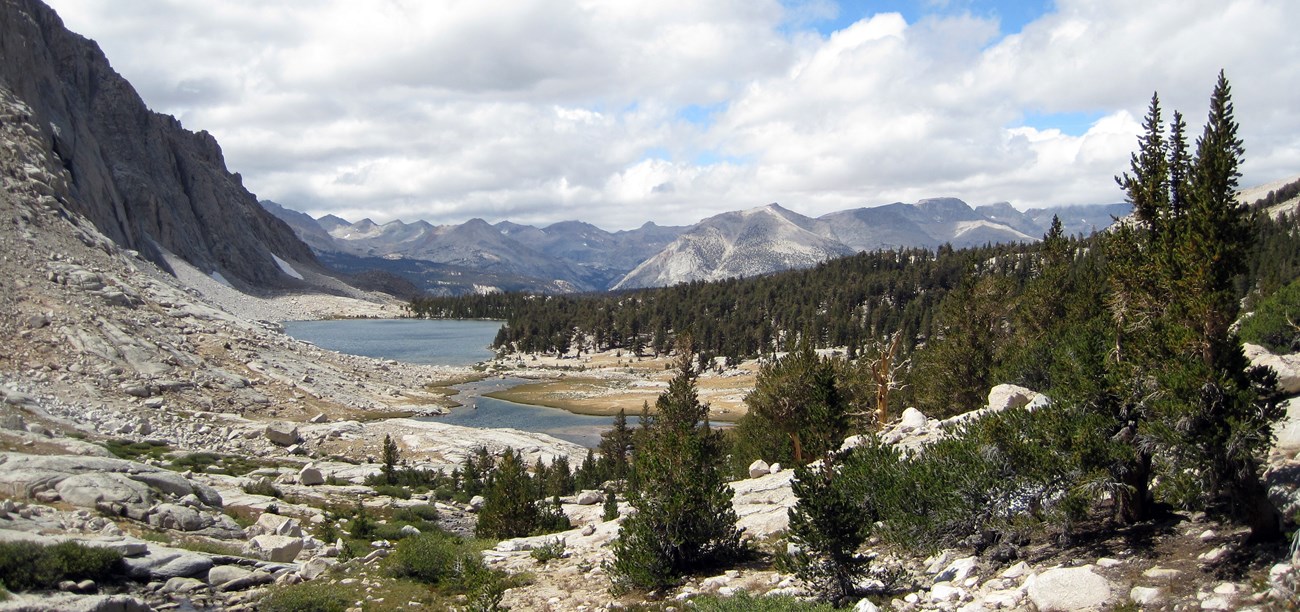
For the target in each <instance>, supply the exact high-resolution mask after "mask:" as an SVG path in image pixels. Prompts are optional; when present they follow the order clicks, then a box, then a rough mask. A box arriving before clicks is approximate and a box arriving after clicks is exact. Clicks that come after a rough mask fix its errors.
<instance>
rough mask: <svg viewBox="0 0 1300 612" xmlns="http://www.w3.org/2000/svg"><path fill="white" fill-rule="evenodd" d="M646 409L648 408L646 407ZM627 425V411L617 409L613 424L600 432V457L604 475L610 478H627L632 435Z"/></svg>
mask: <svg viewBox="0 0 1300 612" xmlns="http://www.w3.org/2000/svg"><path fill="white" fill-rule="evenodd" d="M647 410H648V408H647ZM632 433H633V432H632V430H631V429H629V428H628V426H627V412H626V411H624V410H623V409H619V411H618V414H617V415H615V416H614V426H613V427H612V428H610V429H609V430H606V431H605V433H602V434H600V444H599V445H598V448H599V449H600V458H601V460H602V461H603V463H604V465H605V466H607V467H606V469H605V470H604V472H605V476H606V477H607V478H609V479H612V480H622V479H624V478H627V471H628V457H629V456H631V454H632V449H633V444H634V442H633V435H632Z"/></svg>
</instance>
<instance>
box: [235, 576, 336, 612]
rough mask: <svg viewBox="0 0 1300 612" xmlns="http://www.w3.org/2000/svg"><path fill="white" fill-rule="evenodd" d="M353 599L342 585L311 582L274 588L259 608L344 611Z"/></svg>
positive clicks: (267, 611) (296, 611) (273, 611)
mask: <svg viewBox="0 0 1300 612" xmlns="http://www.w3.org/2000/svg"><path fill="white" fill-rule="evenodd" d="M353 601H354V599H353V597H352V595H351V593H349V592H348V590H347V588H346V587H344V586H342V585H337V584H318V583H316V582H309V583H305V584H296V585H294V586H291V587H284V588H278V589H273V590H272V591H271V592H270V593H269V594H267V596H266V597H263V598H262V600H261V601H259V602H257V608H258V609H259V610H262V611H263V612H344V611H345V610H347V609H348V608H350V607H351V606H352V603H353Z"/></svg>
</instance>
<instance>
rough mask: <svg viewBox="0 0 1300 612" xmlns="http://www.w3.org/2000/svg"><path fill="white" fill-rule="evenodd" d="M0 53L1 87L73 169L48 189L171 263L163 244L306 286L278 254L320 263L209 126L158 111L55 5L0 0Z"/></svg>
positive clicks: (205, 267)
mask: <svg viewBox="0 0 1300 612" xmlns="http://www.w3.org/2000/svg"><path fill="white" fill-rule="evenodd" d="M0 58H3V61H0V87H3V88H4V89H5V90H6V91H7V92H8V94H9V95H10V96H12V97H13V98H15V99H16V100H18V101H20V102H21V103H22V104H23V107H22V108H24V109H25V110H24V113H23V114H25V115H27V117H26V119H29V121H27V125H30V126H31V127H32V129H35V130H36V131H37V132H38V134H39V141H40V142H41V143H42V147H43V148H44V149H46V152H47V153H48V158H49V159H50V160H51V162H52V163H55V164H57V165H58V166H60V167H61V168H63V169H64V170H66V180H64V181H60V182H57V183H55V184H50V185H49V195H51V196H52V197H54V198H55V199H56V200H58V202H59V203H60V204H61V205H63V206H66V207H67V208H68V210H70V211H73V212H76V213H78V214H80V215H81V216H82V217H84V218H85V219H87V220H88V221H89V222H90V223H92V224H93V225H94V226H95V228H97V229H98V231H99V232H101V233H102V234H103V235H104V236H106V237H107V238H109V239H110V240H112V241H113V242H114V243H116V244H118V245H121V246H122V247H124V248H127V249H131V250H134V251H137V252H140V253H141V254H142V255H143V256H144V257H145V258H146V259H148V260H150V261H152V262H153V263H155V264H158V265H160V266H164V267H165V266H166V261H165V258H164V256H163V251H167V252H170V253H174V254H176V255H177V256H179V257H181V258H182V259H184V260H185V261H187V262H189V263H190V264H192V265H194V266H196V267H197V268H199V269H200V270H202V271H203V272H204V273H206V274H216V275H219V276H220V277H221V278H224V279H227V280H228V281H230V282H233V283H236V284H238V285H240V286H242V287H244V288H247V289H258V288H275V287H299V286H301V285H302V283H301V282H299V281H300V280H301V279H298V278H295V276H294V275H293V274H290V273H288V272H286V271H284V269H283V266H281V265H279V262H292V264H291V265H292V266H295V267H308V268H314V269H319V266H318V264H317V263H316V260H315V257H313V255H312V253H311V250H310V249H308V248H307V246H306V245H305V244H303V243H302V241H300V240H298V239H297V237H296V236H294V234H293V232H292V231H291V230H290V229H289V227H288V226H287V225H286V224H284V223H282V222H280V221H279V220H278V219H276V218H275V217H273V216H272V215H270V214H267V213H266V212H265V211H264V210H262V208H261V207H260V206H258V205H257V201H256V198H254V197H253V195H252V194H250V193H249V192H248V191H247V190H246V189H245V188H244V186H243V184H242V180H241V178H240V176H239V175H238V174H232V173H231V172H229V171H228V170H227V169H226V165H225V160H224V158H223V156H222V153H221V147H220V146H219V145H218V144H217V142H216V140H215V139H214V138H213V137H212V135H211V134H208V133H207V132H198V133H195V132H190V131H188V130H186V129H184V128H183V127H182V126H181V124H180V122H179V121H177V120H176V119H175V118H173V117H171V116H167V115H161V114H158V113H155V112H152V111H150V110H149V109H148V108H147V107H146V106H145V104H144V102H143V101H142V100H141V99H140V96H139V95H138V94H137V93H136V91H135V89H134V88H132V87H131V84H130V83H128V82H127V81H126V80H125V79H123V78H122V77H121V75H119V74H117V72H115V71H114V70H113V68H112V66H110V65H109V62H108V60H107V58H105V57H104V54H103V53H102V52H101V51H100V49H99V46H98V45H96V44H95V42H94V41H91V40H88V39H86V38H83V37H81V36H79V35H77V34H74V33H72V32H70V31H68V30H67V28H65V27H64V26H63V22H62V20H60V19H59V17H58V15H56V14H55V12H54V11H53V10H52V9H50V8H49V7H47V6H45V5H44V4H42V3H41V2H39V1H38V0H3V1H2V2H0ZM277 259H278V260H279V261H277Z"/></svg>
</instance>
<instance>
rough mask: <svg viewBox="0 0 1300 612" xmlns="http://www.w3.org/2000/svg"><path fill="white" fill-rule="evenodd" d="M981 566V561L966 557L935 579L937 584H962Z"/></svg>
mask: <svg viewBox="0 0 1300 612" xmlns="http://www.w3.org/2000/svg"><path fill="white" fill-rule="evenodd" d="M977 565H979V559H977V558H975V557H964V558H961V559H958V560H956V561H953V562H952V563H950V564H948V567H946V568H944V569H943V571H941V572H939V573H938V575H936V576H935V577H934V581H935V582H961V581H963V580H965V579H966V577H967V576H969V575H970V574H971V572H973V571H975V567H976V566H977Z"/></svg>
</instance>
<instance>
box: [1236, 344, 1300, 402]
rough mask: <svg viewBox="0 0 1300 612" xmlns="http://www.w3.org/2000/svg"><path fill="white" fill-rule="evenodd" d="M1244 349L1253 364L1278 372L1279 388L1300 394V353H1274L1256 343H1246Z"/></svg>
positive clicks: (1285, 392)
mask: <svg viewBox="0 0 1300 612" xmlns="http://www.w3.org/2000/svg"><path fill="white" fill-rule="evenodd" d="M1242 350H1243V352H1244V353H1245V354H1246V359H1249V360H1250V364H1251V365H1256V366H1268V367H1270V368H1273V371H1274V372H1277V387H1278V390H1280V391H1282V393H1284V394H1286V395H1296V394H1300V355H1274V354H1273V353H1271V352H1269V350H1268V349H1266V348H1264V347H1262V346H1259V345H1256V344H1244V345H1243V346H1242Z"/></svg>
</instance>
